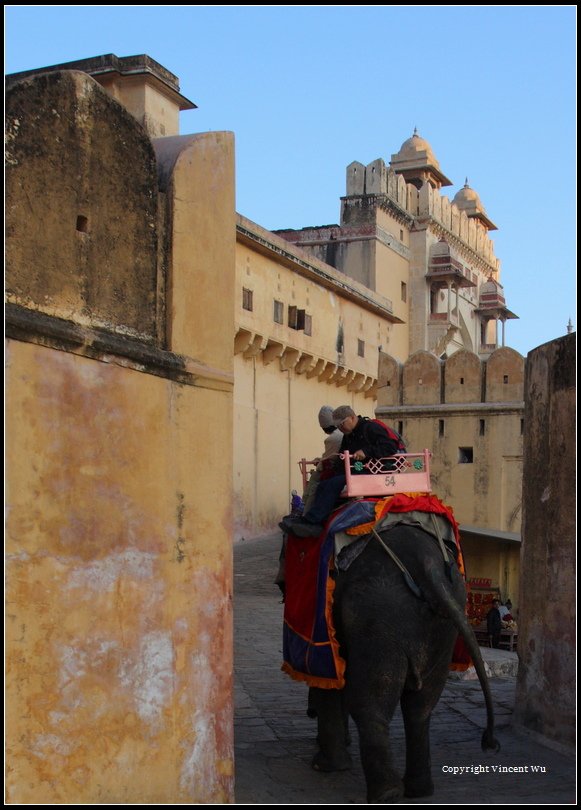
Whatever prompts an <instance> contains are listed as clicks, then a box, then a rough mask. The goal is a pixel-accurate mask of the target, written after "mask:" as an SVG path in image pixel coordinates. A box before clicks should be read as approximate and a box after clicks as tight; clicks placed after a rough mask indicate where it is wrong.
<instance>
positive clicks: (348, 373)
mask: <svg viewBox="0 0 581 810" xmlns="http://www.w3.org/2000/svg"><path fill="white" fill-rule="evenodd" d="M343 372H344V373H343V374H342V376H341V379H339V380H336V381H335V385H337V386H342V385H347V386H348V385H349V383H350V382H351V380H352V379H353V377H354V376H355V372H354V371H353V370H352V369H343Z"/></svg>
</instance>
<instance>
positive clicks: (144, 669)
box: [6, 340, 232, 804]
mask: <svg viewBox="0 0 581 810" xmlns="http://www.w3.org/2000/svg"><path fill="white" fill-rule="evenodd" d="M7 361H8V379H9V389H8V390H9V405H8V414H7V417H8V418H7V448H6V452H7V458H8V460H9V468H10V469H9V479H10V480H9V487H8V496H7V500H8V506H9V518H8V534H7V554H8V556H7V574H8V580H7V588H6V597H7V648H8V655H7V659H6V660H7V683H6V688H7V701H6V732H7V747H6V762H7V766H8V768H7V770H8V774H7V778H8V794H7V795H8V799H9V803H17V804H20V803H22V804H28V803H44V802H49V803H51V804H67V803H74V804H82V803H98V804H131V803H132V804H135V803H158V804H168V803H181V802H184V803H190V802H192V801H208V802H211V801H215V802H222V801H227V800H228V797H229V796H230V791H231V777H232V749H231V746H232V716H231V704H230V692H231V655H232V652H231V650H232V638H231V616H230V610H231V607H230V593H231V586H230V583H231V549H230V543H229V542H228V538H227V532H226V530H227V528H228V521H229V517H230V515H229V509H228V497H227V493H228V488H229V486H230V481H229V476H228V473H229V471H228V470H227V469H226V468H224V469H223V470H222V472H221V475H220V476H219V477H217V476H215V475H214V476H212V477H211V481H210V480H209V479H208V478H207V477H201V476H200V474H199V471H200V463H199V461H198V457H199V452H200V447H199V439H198V437H197V436H196V433H195V432H194V431H192V429H191V428H192V423H193V422H194V421H195V420H196V419H199V418H207V417H208V415H209V414H210V413H212V415H213V418H214V420H216V421H222V422H223V423H227V422H228V420H229V417H230V404H229V402H228V396H227V395H226V394H222V395H221V396H220V397H219V398H216V397H215V396H214V395H213V392H207V391H200V390H198V389H196V388H195V387H193V386H180V385H176V384H175V383H173V382H172V381H168V380H163V379H161V378H159V377H157V376H151V375H147V374H142V373H140V372H137V371H134V370H129V369H125V368H122V367H120V366H117V365H110V364H107V363H100V362H96V361H94V360H92V359H87V358H84V357H78V356H76V355H74V354H70V353H67V352H59V351H54V350H53V349H49V348H45V347H41V346H36V345H34V344H30V343H24V342H19V341H12V340H10V341H9V342H8V351H7ZM217 399H218V400H219V401H216V400H217ZM216 491H220V492H224V493H226V497H224V498H223V499H222V500H219V499H218V500H216V498H215V492H216ZM201 499H207V501H208V502H213V503H214V508H213V510H212V515H209V514H203V513H200V509H199V504H200V500H201ZM216 524H218V528H216ZM220 524H221V525H220Z"/></svg>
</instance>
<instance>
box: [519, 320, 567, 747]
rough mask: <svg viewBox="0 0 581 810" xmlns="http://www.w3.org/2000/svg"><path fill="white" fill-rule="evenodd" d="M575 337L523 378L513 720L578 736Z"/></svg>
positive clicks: (532, 360) (550, 347)
mask: <svg viewBox="0 0 581 810" xmlns="http://www.w3.org/2000/svg"><path fill="white" fill-rule="evenodd" d="M575 341H576V335H575V334H571V335H566V336H565V337H562V338H559V339H558V340H554V341H552V342H551V343H546V344H544V345H543V346H539V347H538V348H537V349H535V350H534V351H532V352H530V353H529V355H528V357H527V373H526V379H525V403H526V431H525V441H524V476H523V478H524V481H525V482H526V485H525V487H524V488H523V501H524V515H523V548H522V555H521V611H520V620H519V657H520V666H519V671H518V679H517V689H516V701H515V714H514V716H515V721H516V722H517V723H519V724H521V725H523V726H525V727H526V728H528V729H530V730H532V731H535V732H538V733H541V734H543V735H545V736H546V737H550V738H552V739H553V740H555V741H557V742H559V743H562V744H565V745H570V746H573V745H574V744H575V740H576V709H575V707H576V693H575V683H576V677H575V676H576V655H575V645H576V641H575V639H576V609H575V605H576V599H575V590H576V583H575V571H576V543H575V535H576V531H575V529H576V526H575V514H576V512H575V501H576V487H575V469H576V446H575V438H574V437H575V421H576V343H575Z"/></svg>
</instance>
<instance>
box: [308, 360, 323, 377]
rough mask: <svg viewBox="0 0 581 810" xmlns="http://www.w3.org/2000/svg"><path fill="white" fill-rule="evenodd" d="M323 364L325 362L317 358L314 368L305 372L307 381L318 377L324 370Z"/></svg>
mask: <svg viewBox="0 0 581 810" xmlns="http://www.w3.org/2000/svg"><path fill="white" fill-rule="evenodd" d="M325 363H326V361H325V360H323V358H322V357H319V359H318V360H317V362H316V363H315V364H314V366H313V367H312V368H310V369H309V370H308V371H307V379H309V380H310V379H311V378H312V377H318V376H319V374H320V373H321V372H322V371H323V369H324V368H325Z"/></svg>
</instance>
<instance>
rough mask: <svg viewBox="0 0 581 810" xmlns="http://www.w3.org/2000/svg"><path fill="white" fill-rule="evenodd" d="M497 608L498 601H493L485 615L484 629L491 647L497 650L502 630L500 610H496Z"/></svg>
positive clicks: (498, 605)
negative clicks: (486, 631)
mask: <svg viewBox="0 0 581 810" xmlns="http://www.w3.org/2000/svg"><path fill="white" fill-rule="evenodd" d="M499 607H500V599H495V600H494V601H493V603H492V607H491V608H490V610H489V611H488V613H487V614H486V628H487V630H488V635H489V636H490V639H491V641H492V646H493V647H494V648H495V649H498V646H499V642H500V631H501V629H502V625H501V619H500V610H499V609H498V608H499Z"/></svg>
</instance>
